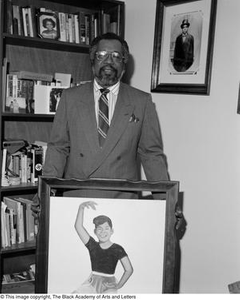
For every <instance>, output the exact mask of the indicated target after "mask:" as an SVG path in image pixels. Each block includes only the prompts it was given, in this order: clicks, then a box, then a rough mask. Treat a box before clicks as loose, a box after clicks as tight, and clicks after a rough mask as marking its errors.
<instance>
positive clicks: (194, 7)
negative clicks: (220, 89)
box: [151, 0, 217, 95]
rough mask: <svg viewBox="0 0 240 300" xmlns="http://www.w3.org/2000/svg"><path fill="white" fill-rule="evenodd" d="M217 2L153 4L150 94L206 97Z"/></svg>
mask: <svg viewBox="0 0 240 300" xmlns="http://www.w3.org/2000/svg"><path fill="white" fill-rule="evenodd" d="M216 11H217V0H157V5H156V16H155V33H154V48H153V60H152V75H151V92H154V93H176V94H198V95H209V94H210V83H211V71H212V59H213V49H214V35H215V22H216Z"/></svg>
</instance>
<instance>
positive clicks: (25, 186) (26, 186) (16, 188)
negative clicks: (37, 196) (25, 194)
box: [1, 183, 38, 194]
mask: <svg viewBox="0 0 240 300" xmlns="http://www.w3.org/2000/svg"><path fill="white" fill-rule="evenodd" d="M37 188H38V185H37V183H22V184H20V185H10V186H2V187H1V192H2V194H6V193H9V192H10V193H14V192H21V191H27V190H30V191H34V192H36V191H37Z"/></svg>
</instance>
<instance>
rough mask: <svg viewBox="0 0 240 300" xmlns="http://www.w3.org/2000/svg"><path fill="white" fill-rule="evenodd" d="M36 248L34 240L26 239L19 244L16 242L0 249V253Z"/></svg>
mask: <svg viewBox="0 0 240 300" xmlns="http://www.w3.org/2000/svg"><path fill="white" fill-rule="evenodd" d="M35 249H36V241H35V240H34V241H28V242H25V243H21V244H16V245H13V246H11V247H6V248H2V249H1V254H2V255H6V254H13V253H21V252H27V251H32V250H33V251H35Z"/></svg>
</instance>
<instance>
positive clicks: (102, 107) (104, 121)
mask: <svg viewBox="0 0 240 300" xmlns="http://www.w3.org/2000/svg"><path fill="white" fill-rule="evenodd" d="M100 92H101V96H100V98H99V103H98V105H99V106H98V138H99V145H100V147H102V146H103V144H104V142H105V139H106V137H107V132H108V129H109V118H108V99H107V94H108V93H109V90H108V89H101V90H100Z"/></svg>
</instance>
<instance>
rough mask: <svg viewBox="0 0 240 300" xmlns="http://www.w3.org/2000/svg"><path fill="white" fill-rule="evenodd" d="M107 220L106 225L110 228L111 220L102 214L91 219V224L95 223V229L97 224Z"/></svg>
mask: <svg viewBox="0 0 240 300" xmlns="http://www.w3.org/2000/svg"><path fill="white" fill-rule="evenodd" d="M105 222H107V223H108V225H109V226H110V227H111V228H112V220H111V219H110V218H109V217H107V216H104V215H100V216H97V217H95V218H94V219H93V224H94V225H95V229H96V228H97V227H98V226H99V225H102V224H103V223H105Z"/></svg>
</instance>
